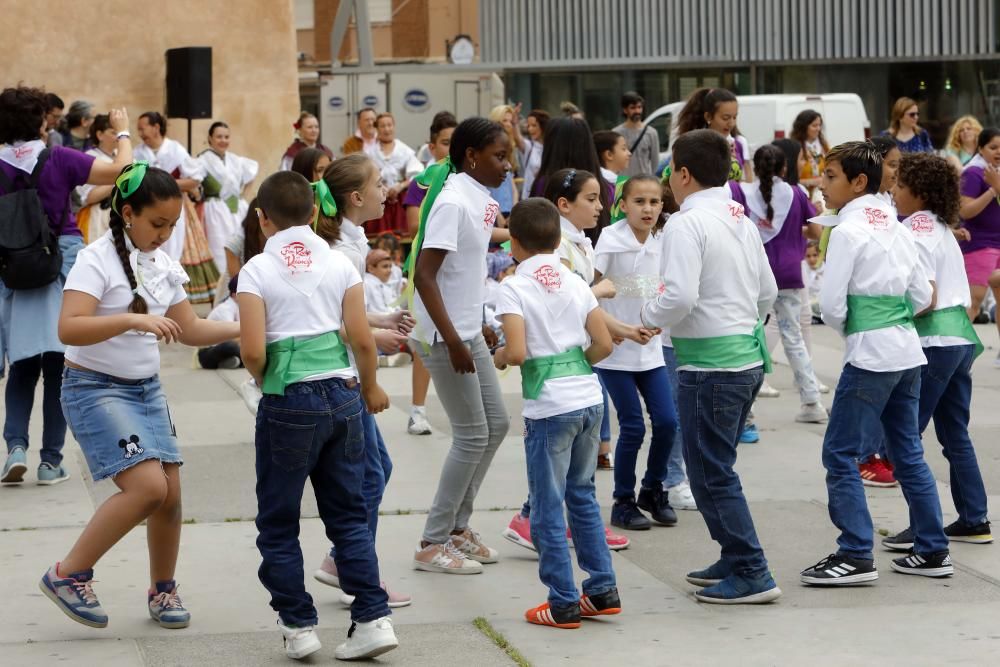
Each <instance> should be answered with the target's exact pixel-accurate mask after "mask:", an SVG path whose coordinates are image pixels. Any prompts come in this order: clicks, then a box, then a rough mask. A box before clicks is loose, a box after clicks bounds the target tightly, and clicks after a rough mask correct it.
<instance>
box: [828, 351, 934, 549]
mask: <svg viewBox="0 0 1000 667" xmlns="http://www.w3.org/2000/svg"><path fill="white" fill-rule="evenodd" d="M919 406H920V368H910V369H907V370H904V371H894V372H887V373H876V372H872V371H866V370H863V369H860V368H857V367H855V366H852V365H850V364H847V365H846V366H844V371H843V372H842V373H841V374H840V381H839V382H838V383H837V391H836V393H835V394H834V397H833V408H832V409H831V411H830V423H829V424H828V425H827V427H826V435H825V436H824V438H823V466H824V467H825V468H826V490H827V494H828V495H829V511H830V519H831V520H832V521H833V524H834V525H835V526H836V527H837V528H838V529H839V530H840V537H839V538H838V539H837V544H838V545H839V547H840V548H839V550H838V552H837V553H838V554H839V555H842V556H850V557H852V558H862V559H868V560H870V559H872V558H873V554H872V549H873V548H874V538H873V534H872V531H873V527H872V517H871V514H869V513H868V503H867V501H866V500H865V492H864V486H862V484H861V477H860V476H858V468H857V465H856V464H855V460H856V459H857V458H858V456H859V455H860V454H861V453H862V452H865V451H871V450H873V449H874V448H875V446H876V445H878V440H879V439H880V438H882V437H883V432H884V434H885V443H886V449H887V450H888V454H889V460H890V461H892V464H893V466H894V467H895V471H894V472H895V476H896V479H897V480H898V481H899V484H900V486H902V487H903V496H904V497H905V498H906V502H907V504H908V505H909V507H910V527H911V528H912V529H913V538H914V539H913V548H914V551H916V552H917V553H918V554H924V555H929V554H933V553H937V552H939V551H946V550H947V549H948V538H947V537H945V534H944V527H943V524H942V520H941V502H940V501H939V500H938V493H937V486H936V485H935V482H934V476H933V475H931V471H930V468H928V467H927V462H926V461H924V448H923V444H922V443H921V442H920V426H919V419H918V409H919Z"/></svg>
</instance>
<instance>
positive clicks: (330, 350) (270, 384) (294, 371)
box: [261, 331, 351, 396]
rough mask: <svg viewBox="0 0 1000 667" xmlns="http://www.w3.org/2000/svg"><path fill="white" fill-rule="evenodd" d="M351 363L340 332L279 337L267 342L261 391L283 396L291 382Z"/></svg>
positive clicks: (348, 365)
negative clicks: (303, 336) (279, 338)
mask: <svg viewBox="0 0 1000 667" xmlns="http://www.w3.org/2000/svg"><path fill="white" fill-rule="evenodd" d="M350 365H351V361H350V359H349V358H348V356H347V348H346V347H345V346H344V341H343V340H342V339H341V338H340V332H338V331H331V332H329V333H325V334H322V335H319V336H311V337H309V338H295V337H292V338H283V339H281V340H276V341H274V342H273V343H268V344H267V368H266V369H265V370H264V386H263V387H261V391H262V392H263V393H265V394H276V395H278V396H283V395H284V394H285V387H287V386H288V385H290V384H295V383H296V382H301V381H302V380H304V379H306V378H308V377H311V376H313V375H319V374H321V373H328V372H330V371H335V370H340V369H341V368H349V367H350Z"/></svg>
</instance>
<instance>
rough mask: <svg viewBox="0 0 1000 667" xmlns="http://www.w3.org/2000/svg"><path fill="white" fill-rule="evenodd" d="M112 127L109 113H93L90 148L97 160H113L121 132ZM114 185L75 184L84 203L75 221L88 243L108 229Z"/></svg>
mask: <svg viewBox="0 0 1000 667" xmlns="http://www.w3.org/2000/svg"><path fill="white" fill-rule="evenodd" d="M117 134H118V133H117V132H116V131H115V128H113V127H111V118H110V117H109V116H108V115H107V114H101V115H99V116H95V117H94V123H93V124H92V125H91V126H90V142H91V144H93V146H94V147H93V148H91V149H90V150H88V151H87V155H92V156H93V157H94V160H95V161H98V162H104V163H106V164H112V163H113V162H114V161H115V153H116V152H117V151H118V136H117ZM113 188H114V186H113V185H89V184H88V185H81V186H79V187H78V188H76V197H77V198H78V199H79V200H80V202H81V203H82V205H83V208H81V209H80V210H79V211H77V212H76V224H77V227H79V228H80V232H81V233H82V234H83V240H84V242H86V243H93V242H94V241H96V240H97V239H99V238H101V237H102V236H104V233H105V232H106V231H108V222H109V220H110V219H111V190H112V189H113Z"/></svg>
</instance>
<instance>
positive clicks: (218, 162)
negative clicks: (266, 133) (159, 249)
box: [198, 121, 258, 284]
mask: <svg viewBox="0 0 1000 667" xmlns="http://www.w3.org/2000/svg"><path fill="white" fill-rule="evenodd" d="M229 141H230V132H229V126H228V125H226V124H225V123H224V122H222V121H216V122H214V123H212V125H211V127H209V128H208V146H209V147H208V148H207V149H206V150H204V151H202V152H201V153H200V154H199V155H198V161H199V162H201V164H202V166H204V167H205V172H206V175H205V180H203V181H202V182H201V186H202V188H203V189H204V192H205V207H204V211H203V214H202V215H203V219H204V221H205V236H206V237H207V238H208V249H209V250H210V251H211V253H212V259H213V260H214V261H215V267H216V268H217V269H218V270H219V272H220V273H222V277H221V280H220V282H221V283H223V284H227V283H228V282H229V277H230V276H229V275H228V274H227V273H224V272H225V270H226V242H227V241H228V240H229V238H230V237H231V236H232V235H233V234H234V233H235V232H236V230H237V229H239V226H240V221H241V220H242V219H243V216H244V215H246V212H247V209H248V207H249V204H248V203H247V201H246V198H245V197H244V193H245V191H246V189H247V188H248V187H249V185H250V184H251V183H252V182H253V179H255V178H257V170H258V164H257V161H256V160H251V159H250V158H246V157H243V156H241V155H237V154H236V153H233V152H232V151H231V150H229Z"/></svg>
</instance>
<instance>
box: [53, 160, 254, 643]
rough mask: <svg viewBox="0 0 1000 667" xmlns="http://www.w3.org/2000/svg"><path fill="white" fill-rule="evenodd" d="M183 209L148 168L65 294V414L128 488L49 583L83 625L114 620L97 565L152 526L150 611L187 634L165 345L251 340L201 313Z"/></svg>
mask: <svg viewBox="0 0 1000 667" xmlns="http://www.w3.org/2000/svg"><path fill="white" fill-rule="evenodd" d="M180 214H181V192H180V189H179V188H178V187H177V183H176V182H175V181H174V179H173V178H172V177H171V176H170V174H168V173H167V172H165V171H163V170H161V169H156V168H153V167H147V165H146V163H145V162H137V163H135V164H133V165H129V166H128V167H126V168H125V169H124V170H123V171H122V173H121V175H120V176H119V177H118V180H117V182H116V183H115V188H114V190H112V194H111V220H110V227H111V229H110V231H109V232H107V233H106V234H105V235H104V236H103V237H101V238H100V239H98V240H97V241H95V242H94V243H92V244H91V245H89V246H88V247H86V248H84V249H83V250H81V251H80V254H79V256H78V257H77V261H76V265H75V266H74V267H73V269H72V270H71V271H70V273H69V276H68V277H67V279H66V286H65V288H64V291H65V294H64V298H63V306H62V314H61V315H60V318H59V336H60V338H61V339H62V341H63V342H64V343H66V345H67V348H66V370H65V372H64V374H63V393H62V403H63V411H64V412H65V413H66V420H67V421H68V422H69V426H70V428H71V429H72V430H73V435H74V437H75V438H76V440H77V442H79V443H80V448H81V449H82V450H83V453H84V456H85V457H86V459H87V465H88V467H89V468H90V474H91V476H92V477H93V479H94V480H95V481H98V480H102V479H106V478H108V477H110V478H112V479H113V480H114V483H115V485H116V486H117V487H118V488H119V490H120V491H119V493H116V494H115V495H113V496H111V497H110V498H108V499H107V500H106V501H104V503H103V504H102V505H101V506H100V507H98V508H97V511H96V512H95V514H94V517H93V518H92V519H91V520H90V523H88V524H87V527H86V528H85V529H84V530H83V534H81V535H80V537H79V539H77V541H76V544H75V545H74V546H73V548H72V549H71V550H70V552H69V554H68V555H67V556H66V557H65V558H63V559H62V560H61V561H59V562H58V563H56V564H55V565H53V566H52V567H51V568H49V570H48V571H47V572H46V573H45V576H43V577H42V580H41V582H40V584H39V587H40V588H41V589H42V592H43V593H45V594H46V595H47V596H48V597H49V598H50V599H51V600H52V601H53V602H55V603H56V605H58V606H59V608H60V610H62V611H63V613H65V614H66V615H67V616H69V617H70V618H71V619H73V620H74V621H77V622H78V623H82V624H84V625H89V626H91V627H95V628H103V627H105V626H107V624H108V616H107V614H105V613H104V610H103V609H102V608H101V605H100V602H98V600H97V596H96V595H95V594H94V591H93V589H92V588H91V584H92V581H93V576H94V570H93V567H94V564H95V563H96V562H97V561H98V560H99V559H100V558H101V556H103V555H104V554H105V553H107V551H108V550H109V549H110V548H111V547H113V546H114V545H115V544H117V543H118V541H119V540H120V539H122V538H123V537H125V535H127V534H128V533H129V531H131V530H132V529H133V528H134V527H136V526H137V525H139V524H140V523H141V522H142V521H146V531H147V539H148V541H149V555H150V558H149V569H150V588H149V595H148V606H149V614H150V615H151V616H152V617H153V619H154V620H156V621H157V622H159V624H160V625H161V626H162V627H165V628H183V627H187V625H188V623H189V621H190V614H189V613H188V611H187V610H186V609H185V608H184V606H183V605H182V604H181V600H180V598H179V597H178V596H177V584H176V582H175V581H174V569H175V566H176V564H177V551H178V547H179V545H180V536H181V490H180V466H181V463H182V460H181V455H180V450H179V448H178V445H177V433H176V429H175V428H174V424H173V421H172V420H171V418H170V412H169V409H168V408H167V399H166V395H165V394H164V393H163V390H162V389H161V388H160V380H159V376H158V374H157V373H158V371H159V369H160V351H159V346H158V343H157V341H159V340H160V339H163V340H165V341H166V342H167V343H171V342H174V341H180V342H182V343H184V344H185V345H191V346H194V347H203V346H206V345H215V344H217V343H221V342H222V341H225V340H231V339H233V338H236V337H237V336H239V333H240V330H239V324H238V323H236V322H209V321H206V320H202V319H199V318H198V316H197V315H195V312H194V310H193V309H192V308H191V304H190V303H188V301H187V295H186V294H185V292H184V283H185V282H186V281H187V275H186V274H185V273H184V269H183V268H181V266H180V264H179V263H177V262H176V261H174V260H171V259H170V257H169V256H168V255H167V254H166V253H165V252H164V251H163V250H162V246H163V245H164V244H165V243H166V242H167V240H168V239H169V238H170V234H171V232H173V230H174V226H175V225H176V224H177V219H178V218H179V217H180Z"/></svg>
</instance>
